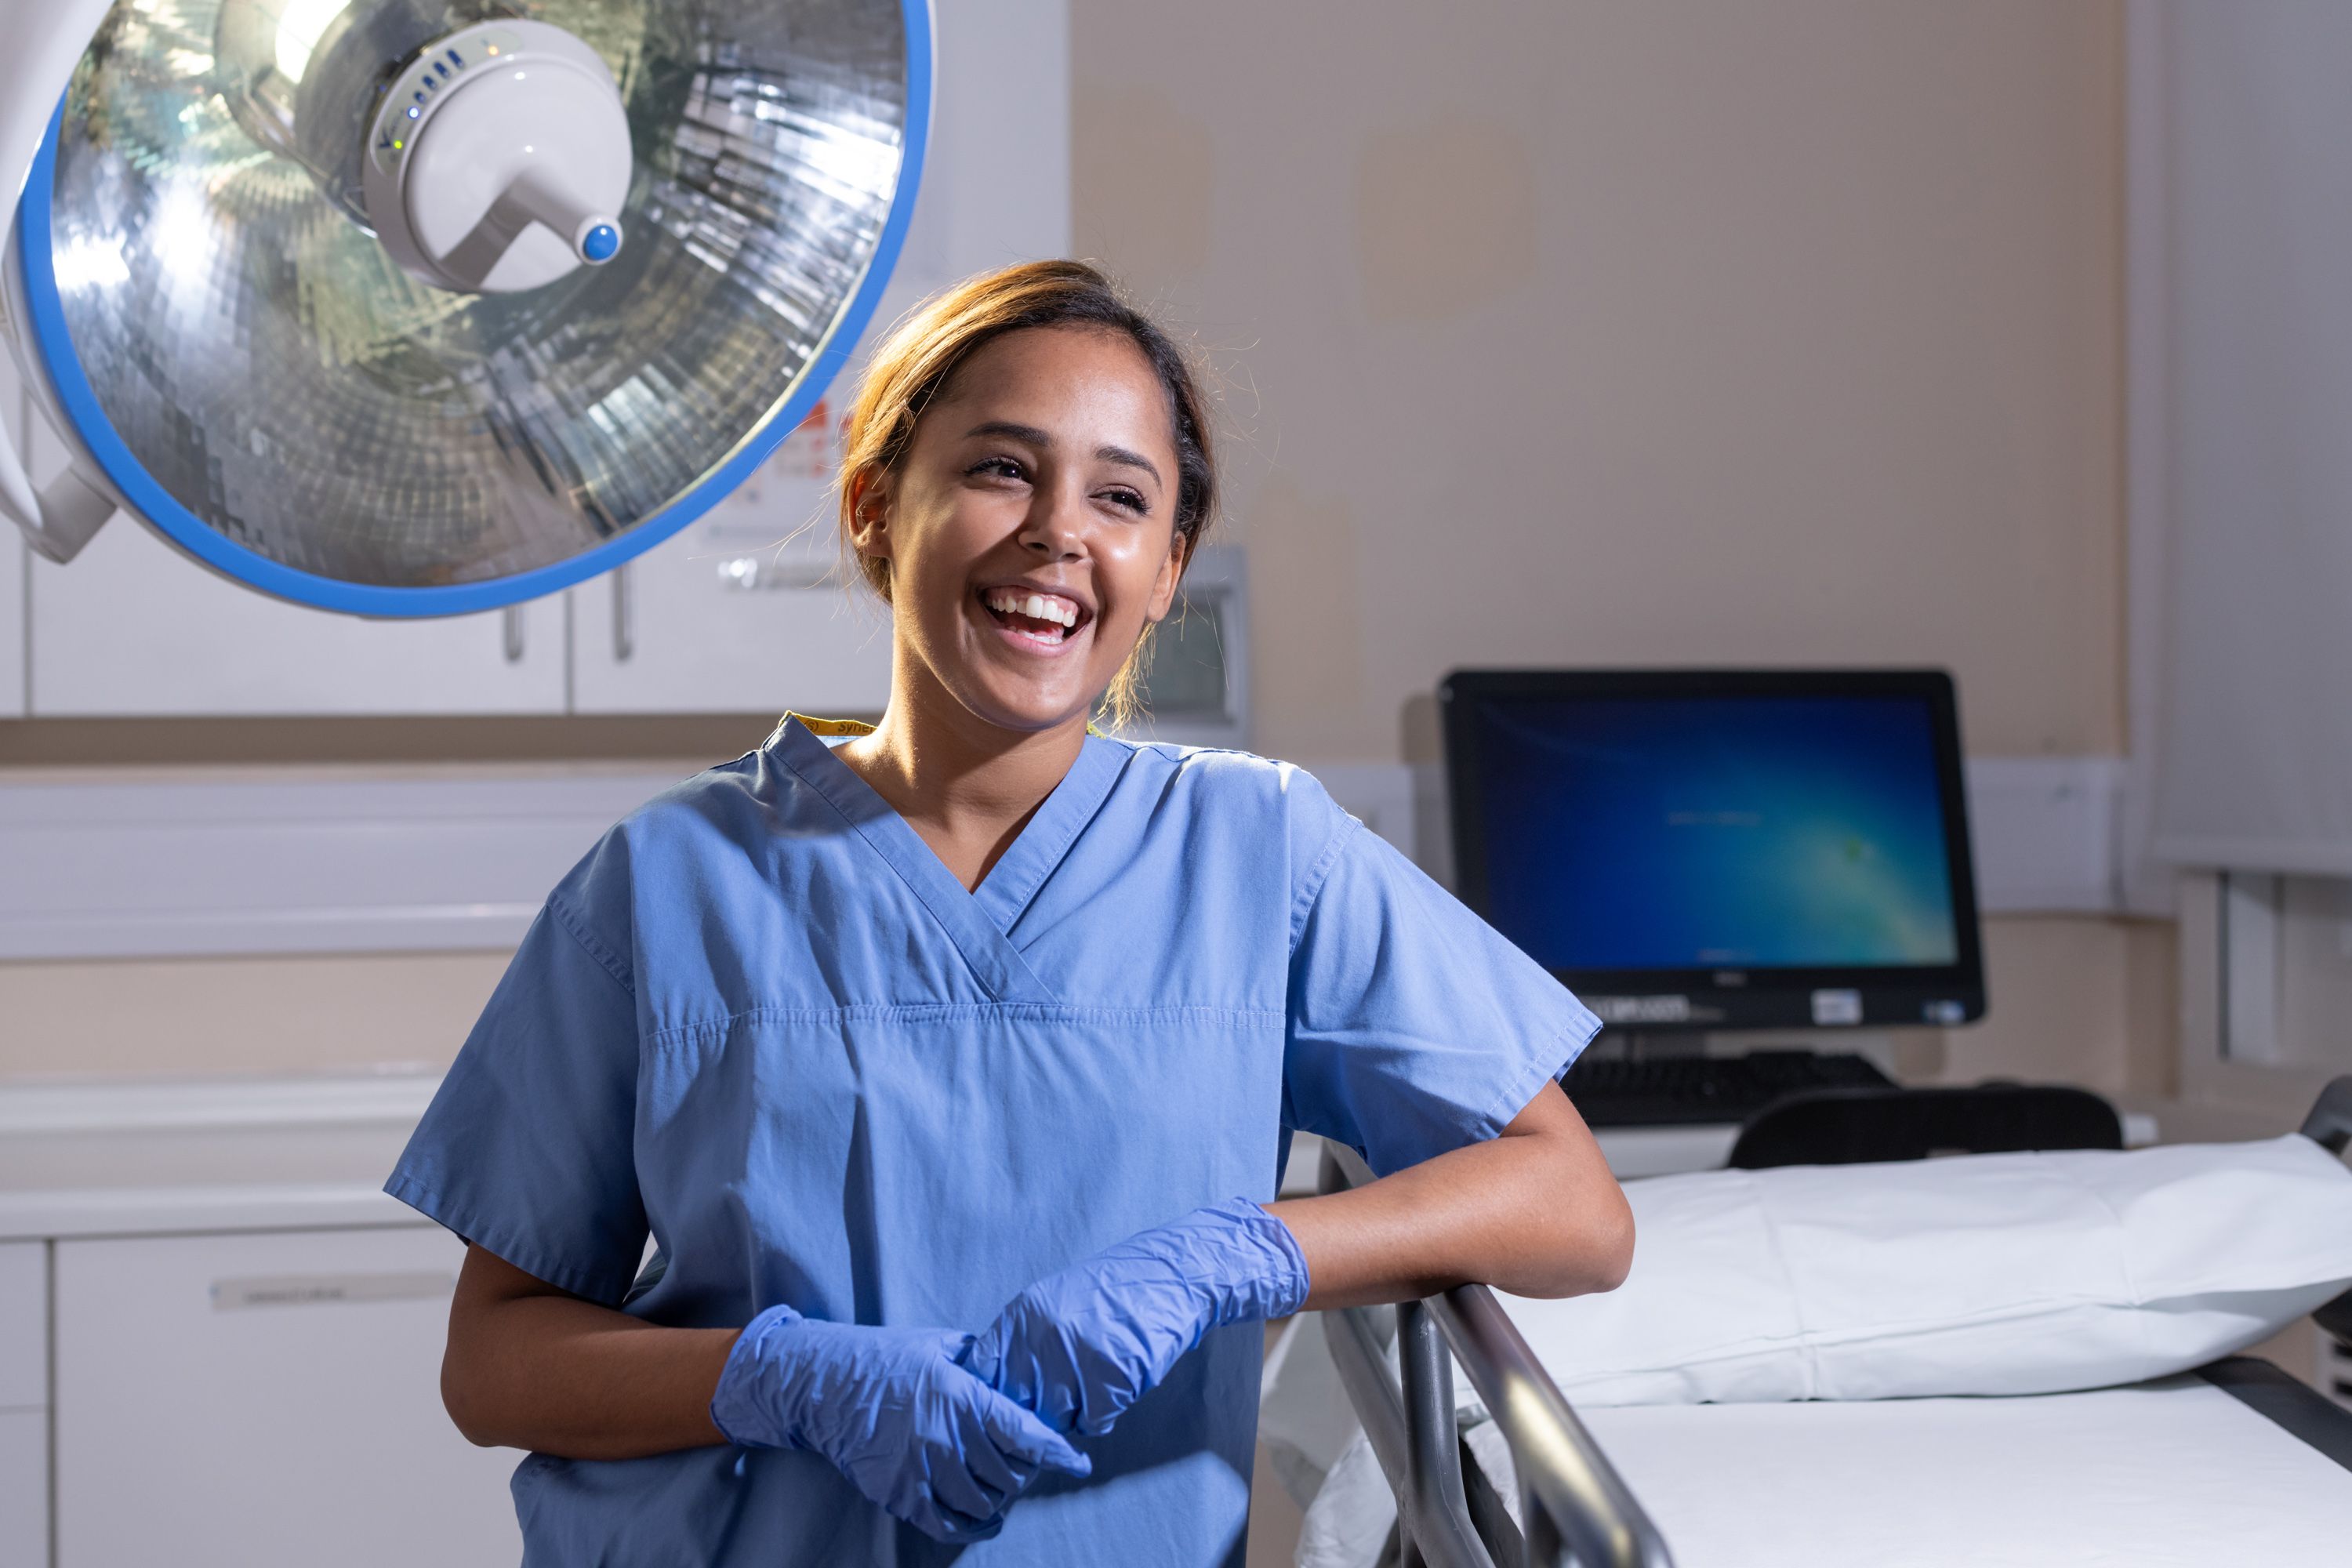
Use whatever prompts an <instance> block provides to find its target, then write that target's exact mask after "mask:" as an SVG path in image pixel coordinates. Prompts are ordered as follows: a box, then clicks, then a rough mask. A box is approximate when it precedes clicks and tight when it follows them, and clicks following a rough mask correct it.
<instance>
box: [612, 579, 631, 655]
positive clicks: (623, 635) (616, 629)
mask: <svg viewBox="0 0 2352 1568" xmlns="http://www.w3.org/2000/svg"><path fill="white" fill-rule="evenodd" d="M636 651H637V634H636V627H635V625H634V624H633V623H632V619H631V616H630V605H629V566H628V563H626V562H623V563H621V564H620V565H618V566H615V567H614V568H613V662H614V664H626V663H628V662H629V658H630V656H631V655H633V654H635V652H636Z"/></svg>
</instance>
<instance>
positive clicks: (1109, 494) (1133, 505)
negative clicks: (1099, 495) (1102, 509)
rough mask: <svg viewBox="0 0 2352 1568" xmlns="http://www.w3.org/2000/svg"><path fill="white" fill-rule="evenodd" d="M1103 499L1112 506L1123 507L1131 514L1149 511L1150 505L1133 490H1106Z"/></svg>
mask: <svg viewBox="0 0 2352 1568" xmlns="http://www.w3.org/2000/svg"><path fill="white" fill-rule="evenodd" d="M1103 499H1104V500H1108V502H1110V504H1111V505H1113V506H1118V507H1125V508H1126V509H1127V510H1129V511H1132V512H1138V513H1141V512H1146V511H1149V510H1151V508H1150V503H1149V502H1147V501H1146V500H1144V499H1143V497H1142V496H1141V495H1140V494H1139V493H1138V492H1137V491H1134V490H1124V489H1122V490H1108V491H1106V492H1105V493H1104V496H1103Z"/></svg>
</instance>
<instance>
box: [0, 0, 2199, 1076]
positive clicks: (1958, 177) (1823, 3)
mask: <svg viewBox="0 0 2352 1568" xmlns="http://www.w3.org/2000/svg"><path fill="white" fill-rule="evenodd" d="M1073 13H1074V18H1073V25H1074V38H1073V52H1074V58H1075V70H1076V84H1075V86H1076V99H1075V115H1074V121H1075V137H1076V147H1075V149H1074V153H1075V156H1074V168H1075V181H1076V192H1075V195H1076V226H1077V236H1078V242H1079V246H1080V248H1081V250H1082V251H1083V252H1084V253H1086V254H1090V255H1094V256H1097V257H1099V258H1104V259H1106V260H1108V262H1110V263H1111V264H1112V265H1113V266H1114V267H1115V268H1117V269H1118V270H1119V271H1120V272H1121V273H1122V274H1124V275H1125V277H1126V278H1127V279H1128V280H1129V282H1130V283H1131V284H1132V285H1133V286H1134V287H1135V288H1136V289H1138V290H1139V291H1140V292H1141V293H1142V294H1144V295H1145V296H1146V297H1147V298H1148V299H1151V300H1157V301H1159V302H1160V303H1161V305H1162V306H1163V309H1164V310H1165V311H1166V312H1167V313H1168V314H1170V315H1171V316H1172V317H1173V318H1174V319H1175V320H1176V321H1178V322H1180V323H1181V324H1183V325H1185V326H1188V327H1189V328H1190V329H1192V331H1194V332H1195V333H1196V334H1197V335H1198V336H1199V338H1200V339H1201V340H1202V342H1203V343H1204V344H1205V345H1207V346H1208V347H1209V348H1210V349H1211V350H1212V352H1213V356H1214V357H1215V359H1216V360H1217V362H1218V363H1220V364H1221V365H1222V366H1223V370H1224V372H1225V374H1226V375H1227V378H1228V382H1229V384H1228V387H1227V394H1226V404H1227V409H1228V415H1229V418H1228V421H1227V422H1228V424H1229V425H1230V426H1232V427H1233V429H1234V437H1233V438H1232V439H1231V441H1230V442H1229V449H1230V453H1231V461H1230V464H1229V477H1230V486H1231V494H1232V499H1233V508H1232V526H1233V531H1234V537H1236V538H1238V539H1241V540H1244V541H1245V542H1246V543H1247V545H1248V549H1249V552H1250V560H1251V570H1252V574H1253V584H1254V590H1255V626H1254V628H1253V629H1254V633H1255V647H1256V649H1257V655H1258V657H1257V659H1256V666H1255V668H1256V671H1257V677H1258V686H1257V690H1256V693H1255V697H1256V701H1257V713H1258V721H1259V723H1258V734H1259V742H1260V744H1261V746H1262V747H1263V748H1264V749H1265V750H1268V751H1271V752H1276V753H1278V754H1283V755H1288V756H1292V757H1297V758H1299V759H1302V760H1307V761H1339V760H1380V759H1390V760H1393V759H1396V758H1398V757H1400V756H1402V755H1407V754H1412V755H1416V756H1418V755H1426V754H1427V752H1428V751H1429V746H1430V738H1429V726H1428V724H1427V713H1426V693H1428V692H1429V691H1430V689H1432V688H1433V685H1434V683H1435V681H1436V680H1437V679H1438V677H1439V676H1441V675H1442V674H1443V673H1444V671H1445V670H1447V669H1448V668H1454V667H1455V666H1458V665H1469V664H1499V663H1546V664H1552V663H1610V662H1614V663H1634V662H1650V661H1659V662H1690V661H1702V660H1721V661H1725V662H1734V663H1743V664H1745V663H1757V662H1765V661H1774V660H1788V661H1794V662H1840V661H1851V662H1873V663H1874V662H1897V663H1933V664H1941V665H1946V666H1948V667H1949V668H1952V669H1953V670H1954V671H1956V672H1957V674H1958V678H1959V681H1960V687H1961V691H1962V694H1963V700H1964V703H1965V709H1966V722H1967V726H1968V731H1969V741H1970V742H1971V744H1972V745H1973V746H1974V747H1975V749H1977V750H1979V751H1980V752H2011V753H2014V752H2113V751H2116V750H2118V749H2120V746H2121V744H2122V740H2123V736H2122V733H2121V731H2122V718H2121V685H2122V676H2121V629H2120V624H2119V601H2120V584H2121V569H2120V542H2119V540H2120V499H2119V495H2118V479H2117V474H2118V470H2119V436H2118V425H2119V417H2120V394H2119V390H2118V369H2117V361H2118V355H2119V348H2118V342H2117V321H2118V317H2119V313H2120V308H2121V284H2120V278H2119V246H2120V241H2119V236H2118V218H2119V213H2118V205H2119V200H2120V194H2119V193H2120V151H2119V113H2118V102H2117V94H2118V75H2119V62H2120V27H2119V22H2118V18H2117V14H2116V5H2115V4H2114V3H2113V0H1969V4H1966V5H1954V4H1951V3H1949V0H1776V3H1775V4H1773V5H1744V4H1738V3H1737V0H1711V3H1706V4H1700V3H1697V0H1608V3H1605V4H1598V3H1591V0H1578V3H1561V0H1555V3H1551V4H1537V3H1533V0H1518V3H1504V0H1454V4H1450V5H1425V4H1421V3H1418V0H1363V3H1360V4H1357V5H1262V4H1257V3H1255V0H1194V3H1192V4H1190V5H1173V6H1171V5H1163V4H1156V3H1154V4H1146V3H1144V0H1073ZM1416 699H1420V700H1421V706H1420V708H1419V709H1418V710H1412V705H1413V704H1414V702H1415V700H1416ZM1409 710H1412V711H1409ZM0 728H5V727H0ZM118 728H123V727H118ZM133 728H137V727H133ZM52 729H53V730H54V729H55V727H54V726H53V727H52ZM280 729H283V730H284V731H285V732H284V733H280V732H279V731H278V730H271V731H269V742H270V744H271V745H273V746H275V747H277V748H278V750H277V751H273V752H271V753H270V754H272V755H277V754H279V752H283V753H284V754H285V755H287V756H288V757H289V758H294V757H307V756H310V755H311V754H313V753H314V752H318V750H319V748H320V746H328V747H329V750H330V751H332V750H333V745H331V744H330V742H333V744H336V745H341V744H346V743H348V744H363V745H375V744H377V743H378V742H380V741H381V739H382V731H376V730H371V731H369V733H368V734H367V735H366V736H364V737H362V739H361V740H359V741H352V739H351V738H350V737H347V736H346V737H342V738H341V739H340V740H338V739H337V736H338V735H340V733H341V732H340V731H333V732H331V731H330V730H329V729H327V728H320V727H311V728H306V727H303V726H299V725H296V726H291V727H285V726H281V727H280ZM297 731H299V732H297ZM559 731H561V725H560V724H558V725H557V726H556V727H554V728H551V729H550V730H549V735H550V736H551V737H552V739H551V740H550V741H549V742H548V743H549V744H551V745H558V746H560V745H561V744H562V743H564V739H563V737H564V735H566V734H569V733H570V731H561V732H559ZM45 733H47V732H46V731H45ZM59 733H62V731H59ZM125 733H126V734H131V729H126V730H125ZM582 733H583V734H584V733H585V731H582ZM91 735H96V736H97V739H96V740H93V739H92V738H91ZM110 736H112V738H111V739H109V737H110ZM436 737H438V738H437V739H436ZM34 739H37V740H42V744H44V745H47V746H49V747H50V748H51V750H56V748H57V747H58V746H63V747H64V752H60V753H59V754H60V755H67V754H70V757H71V759H72V760H78V761H84V762H93V761H100V760H103V758H102V757H101V756H100V754H99V753H97V752H92V751H91V748H92V747H93V746H98V745H100V742H104V743H105V744H111V745H116V746H118V747H121V746H131V748H132V751H133V752H137V750H138V748H139V747H142V746H145V747H152V745H153V744H154V742H153V740H152V736H146V735H143V734H142V735H140V736H138V737H135V738H134V739H125V738H124V736H121V735H113V734H112V731H108V732H106V733H105V734H99V733H98V732H97V731H91V734H89V735H86V734H82V733H80V732H79V731H77V732H75V733H73V734H70V735H66V736H64V738H63V739H62V740H60V739H57V738H55V736H51V737H50V738H48V739H45V740H44V739H42V738H41V737H39V736H36V737H34ZM410 739H412V740H414V741H415V743H416V744H417V745H419V746H420V747H423V748H425V751H426V752H430V753H431V754H434V755H442V754H452V755H454V754H472V753H471V752H470V751H469V750H468V749H467V748H468V747H469V746H470V745H471V744H472V742H471V741H470V740H468V739H467V738H466V737H463V736H455V737H452V736H441V735H439V731H435V730H433V729H432V727H431V726H429V725H428V726H426V727H425V728H424V729H421V730H419V731H417V732H416V734H415V735H414V736H411V737H410ZM609 739H610V737H607V740H609ZM30 743H31V742H29V741H28V742H26V744H27V745H29V744H30ZM500 743H501V744H504V743H505V742H500ZM596 744H597V745H599V746H600V747H604V742H596ZM288 748H290V750H289V749H288ZM452 748H454V750H453V749H452ZM605 749H609V748H605ZM665 749H667V747H666V748H665ZM101 750H102V748H101ZM11 754H12V753H11V752H8V751H7V750H6V749H5V748H0V759H5V758H6V757H7V756H9V755H11ZM14 754H20V755H21V758H22V760H26V761H48V760H56V759H54V758H52V757H51V756H49V755H48V753H47V752H41V751H40V750H39V748H38V747H35V748H34V749H32V750H30V751H26V750H25V749H24V747H22V746H19V747H18V748H17V749H16V753H14ZM335 754H336V755H341V752H335ZM370 754H373V753H372V752H371V753H370ZM420 754H423V753H422V752H420ZM106 755H111V753H106ZM123 760H154V759H153V758H152V755H150V754H149V753H147V752H138V754H137V756H136V757H134V756H133V755H132V753H131V752H125V753H124V757H123ZM1988 946H1989V963H1990V977H1991V986H1992V990H1993V1005H1994V1014H1993V1016H1992V1017H1991V1018H1990V1020H1988V1021H1987V1023H1985V1024H1984V1025H1982V1026H1979V1027H1977V1028H1974V1029H1971V1030H1967V1031H1959V1032H1955V1033H1954V1034H1953V1035H1952V1036H1951V1037H1949V1038H1948V1040H1945V1041H1942V1042H1937V1041H1935V1040H1933V1039H1927V1040H1923V1041H1916V1042H1913V1047H1911V1048H1910V1054H1909V1056H1908V1057H1907V1058H1906V1059H1907V1060H1909V1061H1910V1062H1911V1063H1912V1065H1913V1066H1914V1068H1916V1070H1917V1071H1919V1072H1921V1073H1922V1074H1926V1075H1937V1074H1940V1075H1942V1076H1948V1077H1952V1078H1958V1079H1972V1078H1975V1077H1979V1076H1981V1075H1983V1074H1985V1073H1990V1072H2007V1073H2012V1074H2016V1075H2019V1076H2024V1077H2053V1076H2072V1077H2078V1078H2081V1079H2084V1080H2085V1081H2088V1082H2092V1083H2095V1084H2097V1085H2098V1086H2100V1087H2102V1088H2107V1089H2121V1088H2126V1087H2155V1086H2156V1085H2157V1084H2158V1083H2159V1082H2160V1080H2161V1079H2162V1077H2163V1074H2164V1072H2165V1066H2164V1064H2165V1063H2166V1061H2168V1056H2167V1055H2166V1043H2167V1042H2168V1039H2169V1018H2170V1014H2171V1008H2170V1005H2169V997H2170V979H2169V976H2170V973H2171V963H2170V934H2169V931H2168V928H2162V927H2132V926H2126V925H2124V924H2121V923H2118V922H2109V921H2087V920H2032V921H2017V920H2009V921H1993V922H1991V924H1990V930H1989V931H1988ZM498 967H499V960H498V959H497V957H496V956H495V955H457V956H447V955H423V956H414V955H412V956H384V957H376V958H360V959H274V960H256V961H241V962H236V963H102V964H23V965H0V1074H10V1073H27V1072H58V1071H68V1072H70V1071H108V1072H132V1071H210V1070H271V1069H277V1068H287V1067H295V1066H301V1065H322V1066H353V1065H362V1064H365V1063H369V1062H373V1061H378V1060H426V1061H435V1060H444V1059H446V1057H447V1056H448V1054H449V1053H450V1052H451V1051H452V1050H454V1048H455V1047H456V1045H457V1040H458V1039H459V1038H460V1037H462V1035H463V1033H464V1029H465V1026H466V1025H467V1023H468V1022H469V1021H470V1019H471V1017H472V1016H473V1013H474V1012H475V1010H476V1009H477V1008H478V1006H479V1005H480V1002H481V1000H482V999H483V998H484V997H485V996H486V995H487V994H488V989H489V986H490V984H492V982H493V981H494V980H495V978H496V974H497V971H498Z"/></svg>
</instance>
